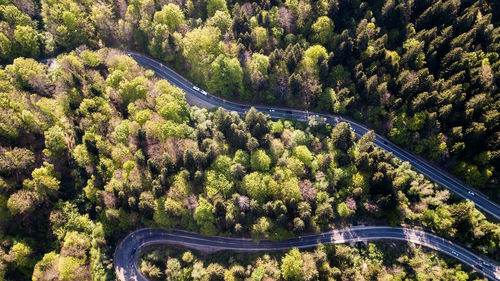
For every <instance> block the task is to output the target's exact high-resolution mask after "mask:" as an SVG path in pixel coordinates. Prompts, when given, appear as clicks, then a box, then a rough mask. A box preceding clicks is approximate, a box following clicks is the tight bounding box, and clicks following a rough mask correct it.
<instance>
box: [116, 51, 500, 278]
mask: <svg viewBox="0 0 500 281" xmlns="http://www.w3.org/2000/svg"><path fill="white" fill-rule="evenodd" d="M127 55H129V56H131V57H132V58H134V59H135V60H136V61H137V62H138V63H139V64H140V65H142V66H144V67H147V68H150V69H152V70H153V71H155V72H156V74H157V75H158V76H159V77H160V78H163V79H166V80H168V81H169V82H170V83H172V84H174V85H175V86H177V87H179V88H181V89H182V90H184V91H185V93H186V101H187V102H188V103H189V104H190V105H196V106H198V107H206V108H211V107H223V108H225V109H226V110H229V111H235V112H238V113H242V114H243V113H245V112H246V111H248V110H249V109H250V107H251V106H250V105H245V104H240V103H235V102H231V101H226V100H224V99H221V98H219V97H216V96H213V95H211V94H209V93H206V92H205V91H202V90H201V89H199V88H197V87H195V85H193V84H192V83H191V82H189V81H188V80H187V79H185V78H184V77H183V76H181V75H180V74H178V73H176V72H175V71H173V70H172V69H170V68H169V67H167V66H166V65H164V64H162V63H161V62H159V61H157V60H154V59H152V58H149V57H147V56H145V55H142V54H139V53H127ZM255 108H256V109H257V110H259V111H262V112H264V113H266V114H269V116H270V117H271V118H282V117H289V118H295V119H297V120H300V121H307V120H308V119H309V118H311V117H312V118H322V120H324V122H327V123H330V124H332V125H335V124H337V123H339V122H348V123H349V124H350V125H351V128H352V130H353V131H354V133H355V134H356V135H357V136H361V135H363V134H365V133H366V132H368V131H369V129H368V128H366V127H364V126H363V125H361V124H358V123H356V122H354V121H352V120H349V119H347V118H345V117H341V116H336V115H329V114H315V113H311V112H305V111H300V110H294V109H286V108H273V107H267V106H255ZM374 143H375V145H377V146H378V147H380V148H381V149H384V150H386V151H388V152H392V154H393V155H394V156H395V157H397V158H399V159H401V160H402V161H408V162H409V163H410V164H411V165H413V167H415V169H416V170H418V171H419V172H420V173H422V174H424V175H425V176H426V177H428V178H429V179H431V180H433V181H434V182H436V183H438V184H440V185H442V186H444V187H445V188H447V189H449V190H451V191H453V192H455V193H457V194H458V195H460V196H462V197H463V198H465V199H469V200H471V201H472V202H474V203H475V204H476V206H477V207H478V208H480V209H482V210H483V211H485V212H486V213H488V214H490V215H491V216H493V217H494V218H495V219H499V218H500V206H499V205H497V204H496V203H494V202H492V201H490V200H488V198H487V197H486V196H484V195H482V194H480V193H479V192H477V191H476V190H474V189H473V188H472V187H470V186H468V185H466V184H465V183H463V182H462V181H460V180H458V179H456V178H455V177H453V176H451V175H450V174H448V173H447V172H445V171H443V170H441V169H439V168H438V167H436V166H434V165H432V164H431V163H429V162H428V161H426V160H424V159H423V158H421V157H419V156H416V155H413V154H411V153H409V152H407V151H405V150H403V149H402V148H400V147H399V146H397V145H395V144H393V143H392V142H390V141H389V140H387V139H386V138H384V137H382V136H380V135H378V134H376V140H375V141H374ZM374 240H402V241H407V242H411V243H415V244H419V245H423V246H426V247H428V248H431V249H434V250H436V251H439V252H441V253H444V254H446V255H449V256H451V257H454V258H456V259H458V260H460V261H461V262H463V263H464V264H466V265H468V266H470V267H472V268H473V269H475V270H476V271H478V272H480V273H481V274H483V275H484V276H486V277H488V278H491V279H495V280H500V277H498V276H497V275H496V272H497V271H498V270H499V267H498V265H496V264H494V263H493V262H491V261H487V260H486V259H485V258H483V257H481V256H479V255H476V254H474V253H473V252H471V251H469V250H467V249H465V248H463V247H461V246H459V245H457V244H455V243H453V242H451V241H448V240H446V239H443V238H441V237H438V236H436V235H434V234H430V233H427V232H424V231H421V230H414V229H408V228H401V227H396V228H393V227H381V226H371V227H369V226H356V227H351V228H345V229H340V230H334V231H329V232H324V233H320V234H312V235H306V236H301V237H299V238H294V239H290V240H286V241H281V242H271V241H268V240H263V241H260V243H258V244H256V243H255V242H253V241H252V240H250V239H244V238H224V237H206V236H202V235H199V234H196V233H191V232H184V231H166V230H161V229H150V228H144V229H140V230H137V231H134V232H132V233H130V234H129V235H127V236H126V237H125V238H124V239H123V240H122V241H121V242H120V244H119V245H118V247H117V248H116V250H115V257H114V266H115V271H116V274H117V277H118V279H119V280H123V281H125V280H137V281H138V280H140V281H146V280H147V279H146V278H145V277H144V276H143V275H142V274H141V273H140V272H139V270H138V265H137V260H138V256H139V254H140V252H141V250H142V249H144V247H146V246H152V245H174V246H182V247H186V248H191V249H195V250H201V251H203V252H216V251H223V250H226V251H235V252H257V251H276V250H286V249H290V248H294V247H296V248H310V247H314V246H317V245H319V244H323V243H335V244H338V243H348V242H360V241H363V242H364V241H374Z"/></svg>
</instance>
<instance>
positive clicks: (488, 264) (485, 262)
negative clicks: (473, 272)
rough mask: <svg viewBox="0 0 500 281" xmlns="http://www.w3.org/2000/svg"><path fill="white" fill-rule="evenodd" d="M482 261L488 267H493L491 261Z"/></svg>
mask: <svg viewBox="0 0 500 281" xmlns="http://www.w3.org/2000/svg"><path fill="white" fill-rule="evenodd" d="M481 263H482V264H483V265H484V266H486V267H490V268H491V263H489V262H487V261H481Z"/></svg>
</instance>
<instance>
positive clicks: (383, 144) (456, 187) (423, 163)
mask: <svg viewBox="0 0 500 281" xmlns="http://www.w3.org/2000/svg"><path fill="white" fill-rule="evenodd" d="M127 54H128V55H129V56H130V57H132V58H133V59H135V60H136V61H137V63H138V64H140V65H142V66H144V67H146V68H149V69H151V70H153V71H155V72H156V75H158V77H160V78H163V79H166V80H168V81H169V82H170V83H172V84H173V85H175V86H177V87H179V88H181V89H182V90H184V92H186V101H187V102H188V103H189V104H190V105H196V106H198V107H206V108H210V107H223V108H225V109H226V110H229V111H236V112H238V113H241V114H243V113H245V112H246V111H248V110H249V109H250V108H251V106H250V105H246V104H241V103H236V102H231V101H227V100H224V99H222V98H219V97H216V96H214V95H211V94H209V93H206V92H205V94H203V93H202V92H201V90H199V89H195V85H193V83H191V82H190V81H188V80H187V79H186V78H184V77H183V76H182V75H180V74H178V73H177V72H175V71H174V70H172V69H171V68H169V67H167V66H166V65H164V64H162V63H161V62H159V61H157V60H155V59H152V58H150V57H148V56H145V55H143V54H139V53H133V52H129V53H127ZM254 107H255V108H256V109H257V110H259V111H261V112H264V113H266V114H269V116H270V117H271V118H283V117H287V118H295V119H297V120H299V121H307V120H308V119H309V118H310V117H312V118H322V119H323V120H324V122H327V123H330V124H332V125H335V124H337V123H339V122H347V123H349V124H350V125H351V129H352V130H353V131H354V133H355V134H356V135H357V136H362V135H364V134H365V133H367V132H368V131H370V129H369V128H367V127H365V126H363V125H361V124H359V123H356V122H354V121H352V120H350V119H348V118H345V117H341V116H338V115H331V114H316V113H313V112H306V111H300V110H295V109H287V108H281V107H268V106H254ZM374 144H375V145H376V146H378V147H380V148H381V149H383V150H385V151H388V152H392V154H393V155H394V156H395V157H396V158H399V159H400V160H402V161H408V162H409V163H410V164H411V165H412V166H413V167H414V168H415V169H416V170H417V171H419V172H420V173H422V174H423V175H424V176H426V177H427V178H429V179H430V180H432V181H434V182H436V183H438V184H440V185H441V186H443V187H445V188H447V189H448V190H450V191H452V192H454V193H456V194H458V195H459V196H461V197H463V198H465V199H468V200H470V201H472V202H474V204H475V205H476V207H478V208H480V209H481V210H483V211H484V212H486V213H488V214H490V215H491V216H492V217H494V218H495V219H497V220H499V219H500V205H498V204H496V203H495V202H493V201H491V200H489V199H488V197H486V196H485V195H483V194H481V193H480V192H478V191H477V190H475V189H473V188H472V187H471V186H469V185H467V184H465V183H464V182H462V181H461V180H459V179H457V178H456V177H454V176H452V175H450V174H449V173H447V172H446V171H444V170H442V169H440V168H439V167H436V166H435V165H433V164H431V163H430V162H428V161H427V160H425V159H423V158H421V157H419V156H417V155H414V154H412V153H410V152H408V151H406V150H404V149H402V148H401V147H399V146H397V145H395V144H394V143H392V142H390V141H389V140H388V139H386V138H384V137H383V136H381V135H379V134H376V138H375V141H374Z"/></svg>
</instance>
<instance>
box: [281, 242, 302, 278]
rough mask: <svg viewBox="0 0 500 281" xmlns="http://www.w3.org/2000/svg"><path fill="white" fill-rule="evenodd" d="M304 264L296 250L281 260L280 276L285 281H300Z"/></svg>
mask: <svg viewBox="0 0 500 281" xmlns="http://www.w3.org/2000/svg"><path fill="white" fill-rule="evenodd" d="M303 266H304V263H303V261H302V256H301V254H300V252H299V250H298V249H297V248H294V249H292V250H290V252H288V254H286V255H285V256H284V257H283V259H282V260H281V275H282V276H283V279H285V280H302V277H303V275H302V267H303Z"/></svg>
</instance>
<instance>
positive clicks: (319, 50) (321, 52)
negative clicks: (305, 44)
mask: <svg viewBox="0 0 500 281" xmlns="http://www.w3.org/2000/svg"><path fill="white" fill-rule="evenodd" d="M319 57H323V58H328V53H327V52H326V49H325V47H323V46H321V45H314V46H311V47H309V48H307V50H306V51H305V52H304V59H303V64H304V65H306V66H309V67H311V68H313V69H315V71H316V72H318V71H319V67H318V60H319Z"/></svg>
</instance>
